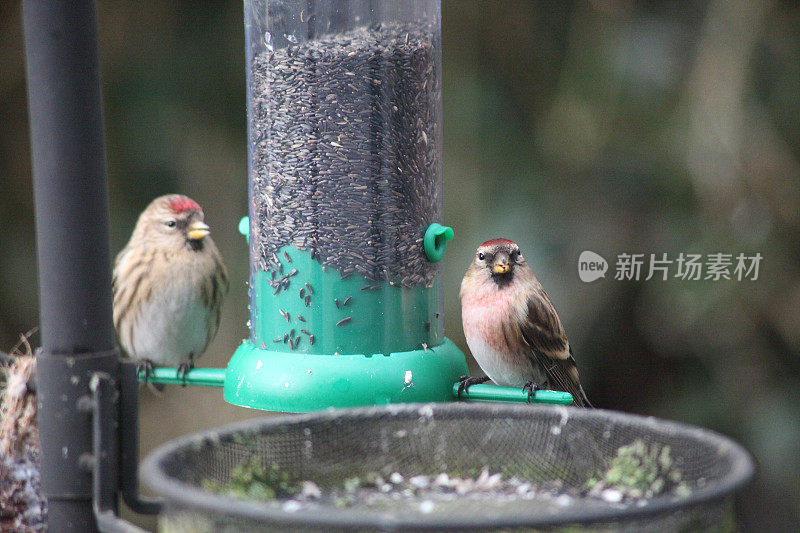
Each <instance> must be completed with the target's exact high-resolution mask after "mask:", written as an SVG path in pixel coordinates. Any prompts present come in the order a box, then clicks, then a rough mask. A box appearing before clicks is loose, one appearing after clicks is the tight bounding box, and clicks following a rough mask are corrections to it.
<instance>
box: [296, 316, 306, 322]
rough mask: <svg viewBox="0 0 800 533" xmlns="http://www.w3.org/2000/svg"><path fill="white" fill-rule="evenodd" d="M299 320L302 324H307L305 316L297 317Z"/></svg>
mask: <svg viewBox="0 0 800 533" xmlns="http://www.w3.org/2000/svg"><path fill="white" fill-rule="evenodd" d="M297 320H299V321H300V322H305V321H306V319H305V318H303V315H297Z"/></svg>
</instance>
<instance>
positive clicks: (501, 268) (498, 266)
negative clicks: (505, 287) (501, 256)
mask: <svg viewBox="0 0 800 533" xmlns="http://www.w3.org/2000/svg"><path fill="white" fill-rule="evenodd" d="M510 268H511V267H509V266H508V262H507V261H503V262H501V263H495V264H494V265H493V266H492V270H494V272H495V274H505V273H506V272H508V271H509V269H510Z"/></svg>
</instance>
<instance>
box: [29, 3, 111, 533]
mask: <svg viewBox="0 0 800 533" xmlns="http://www.w3.org/2000/svg"><path fill="white" fill-rule="evenodd" d="M23 22H24V30H25V57H26V66H27V75H28V107H29V113H30V127H31V151H32V155H33V178H34V180H33V181H34V198H35V204H36V239H37V249H38V258H39V291H40V295H39V301H40V321H41V323H40V327H41V334H42V347H41V350H40V351H39V353H38V356H37V357H38V363H37V365H38V366H37V374H38V383H37V391H38V398H39V399H38V402H39V432H40V437H41V441H42V466H41V474H42V489H43V491H44V493H45V495H46V496H47V498H48V526H49V530H50V531H57V532H67V531H81V532H84V531H96V530H97V524H96V522H95V519H94V516H93V515H92V501H91V495H92V476H91V471H90V466H91V455H90V454H91V451H92V432H91V431H92V426H91V413H90V412H87V411H86V410H82V409H81V408H80V406H86V405H87V403H86V402H85V401H80V402H79V400H80V399H81V397H87V395H88V394H89V389H88V383H89V378H90V376H91V374H92V373H93V372H95V371H104V372H107V373H109V374H111V375H112V376H114V377H116V375H117V372H118V370H117V368H118V357H117V351H116V348H115V343H114V327H113V323H112V313H111V305H112V304H111V302H112V296H111V263H110V258H109V241H108V193H107V189H106V171H105V153H104V150H105V148H104V144H103V128H102V116H101V97H100V77H99V71H98V57H97V16H96V12H95V5H94V2H93V1H90V0H24V1H23Z"/></svg>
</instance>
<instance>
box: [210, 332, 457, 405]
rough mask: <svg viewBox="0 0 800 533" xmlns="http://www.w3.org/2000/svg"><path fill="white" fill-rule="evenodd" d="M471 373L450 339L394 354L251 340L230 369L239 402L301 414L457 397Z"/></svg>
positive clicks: (230, 391)
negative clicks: (307, 350) (325, 351)
mask: <svg viewBox="0 0 800 533" xmlns="http://www.w3.org/2000/svg"><path fill="white" fill-rule="evenodd" d="M467 373H468V368H467V363H466V360H465V358H464V354H463V353H462V352H461V350H459V349H458V348H457V347H456V345H455V344H453V342H452V341H450V340H449V339H447V338H445V340H444V342H443V343H442V344H440V345H438V346H434V347H429V348H427V350H413V351H410V352H396V353H392V354H391V355H388V356H387V355H379V354H376V355H372V356H364V355H319V354H304V353H300V352H296V351H295V352H289V353H287V352H275V351H268V350H263V349H261V348H258V347H256V346H254V345H253V344H252V343H251V342H250V341H249V340H248V341H245V342H244V343H242V345H241V346H240V347H239V348H238V349H237V350H236V353H234V354H233V357H232V358H231V360H230V363H229V364H228V369H227V370H226V372H225V385H224V397H225V401H227V402H228V403H231V404H233V405H239V406H242V407H251V408H253V409H264V410H268V411H282V412H293V413H301V412H307V411H315V410H319V409H325V408H328V407H356V406H364V405H380V404H387V403H397V402H443V401H451V400H453V394H452V389H453V383H455V382H457V381H458V378H459V377H460V376H463V375H465V374H467Z"/></svg>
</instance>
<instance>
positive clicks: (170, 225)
mask: <svg viewBox="0 0 800 533" xmlns="http://www.w3.org/2000/svg"><path fill="white" fill-rule="evenodd" d="M164 224H166V225H167V227H168V228H174V227H175V225H176V224H177V222H175V221H174V220H167V221H166V222H164Z"/></svg>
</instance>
